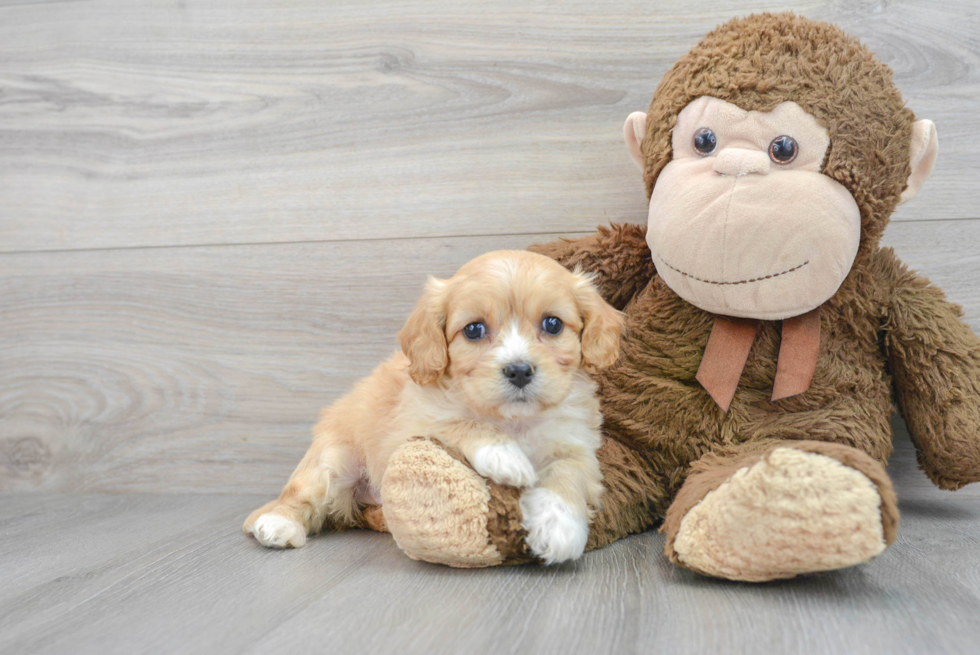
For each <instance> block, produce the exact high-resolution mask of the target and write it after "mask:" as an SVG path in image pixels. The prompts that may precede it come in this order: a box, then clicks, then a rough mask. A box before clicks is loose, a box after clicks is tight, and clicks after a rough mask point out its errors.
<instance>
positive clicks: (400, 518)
mask: <svg viewBox="0 0 980 655" xmlns="http://www.w3.org/2000/svg"><path fill="white" fill-rule="evenodd" d="M598 457H599V464H600V467H601V469H602V473H603V485H604V486H605V487H606V492H605V494H604V495H603V496H602V509H601V510H600V511H599V512H598V513H597V514H596V516H595V517H594V518H593V521H592V524H591V526H590V532H589V540H588V544H587V546H586V550H592V549H594V548H599V547H601V546H604V545H606V544H609V543H612V542H613V541H616V540H617V539H621V538H623V537H625V536H627V535H629V534H632V533H635V532H641V531H643V530H646V529H649V528H650V527H652V526H653V525H655V524H656V522H657V520H658V517H657V515H656V512H655V510H654V507H655V506H656V504H657V503H658V502H661V501H662V499H663V496H664V492H663V487H662V486H661V484H660V482H659V479H658V478H657V477H656V476H654V475H653V473H652V471H650V470H649V467H648V465H647V464H646V462H645V461H644V460H643V459H642V458H641V457H639V456H638V455H636V454H635V453H634V452H632V451H630V450H629V449H628V448H626V447H624V446H623V445H621V444H619V443H618V442H615V441H612V440H609V439H605V438H604V439H603V445H602V447H601V448H600V449H599V452H598ZM520 494H521V491H520V490H519V489H515V488H513V487H504V486H500V485H497V484H494V483H493V482H490V481H489V480H486V479H484V478H482V477H480V475H479V474H477V473H476V471H474V470H473V469H472V468H471V467H470V466H469V465H468V464H466V462H465V461H464V458H463V457H462V456H461V455H459V454H458V453H452V452H450V451H448V450H446V449H445V448H443V447H442V446H441V445H439V444H438V443H435V442H433V441H429V440H424V439H419V440H416V441H412V442H409V443H408V444H406V445H404V446H402V447H401V448H399V449H398V450H397V451H395V454H394V455H393V456H392V458H391V460H390V461H389V463H388V469H387V471H386V473H385V478H384V481H383V482H382V485H381V501H382V509H383V511H384V518H385V522H386V523H387V527H388V530H389V531H390V532H391V534H392V536H393V537H394V538H395V541H396V542H397V543H398V546H399V547H400V548H401V549H402V550H403V551H405V553H406V554H407V555H408V556H409V557H411V558H412V559H419V560H424V561H427V562H435V563H437V564H446V565H448V566H456V567H466V568H470V567H484V566H497V565H500V564H517V563H521V562H529V561H532V560H533V557H532V555H531V553H530V550H529V549H528V547H527V545H526V544H525V542H524V537H525V534H526V533H525V530H524V528H523V527H522V522H523V517H522V516H521V510H520V503H519V501H520Z"/></svg>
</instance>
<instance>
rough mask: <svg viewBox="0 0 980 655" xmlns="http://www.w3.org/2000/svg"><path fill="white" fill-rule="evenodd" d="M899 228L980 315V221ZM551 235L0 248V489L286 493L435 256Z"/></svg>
mask: <svg viewBox="0 0 980 655" xmlns="http://www.w3.org/2000/svg"><path fill="white" fill-rule="evenodd" d="M886 234H887V238H886V243H888V244H891V245H894V246H895V247H896V249H897V251H898V253H899V255H900V256H901V257H902V258H904V259H905V260H906V261H907V262H908V263H909V264H910V265H912V266H913V267H917V268H919V269H921V270H922V271H923V272H924V273H925V274H926V275H928V276H929V277H931V278H932V279H933V281H934V282H935V283H937V284H939V285H940V286H942V287H944V288H945V289H946V290H947V292H948V293H949V295H950V297H951V298H952V299H953V300H954V301H956V302H959V303H962V304H963V305H964V307H965V311H966V318H967V320H968V321H969V322H970V324H971V325H972V326H973V328H974V329H980V287H978V286H977V285H976V284H975V282H974V281H975V279H976V275H977V271H978V270H980V255H978V253H977V251H976V244H977V243H978V242H980V221H923V222H908V223H899V224H895V225H892V226H891V227H890V228H889V230H888V231H887V232H886ZM551 238H552V237H551V236H548V235H539V236H533V235H532V236H527V235H525V236H500V237H465V238H464V237H460V238H447V239H396V240H390V241H357V242H345V243H313V244H278V245H250V246H229V247H215V246H208V247H199V248H158V249H149V250H139V249H136V250H118V251H112V252H104V251H78V252H65V253H24V254H6V255H2V256H0V298H2V302H0V489H6V490H14V489H20V490H27V489H46V490H57V491H115V492H123V491H125V492H134V491H139V492H171V493H173V492H212V493H214V492H220V493H266V494H275V493H277V492H278V490H279V488H280V487H281V485H282V484H283V481H284V480H285V479H286V477H287V476H288V475H289V472H290V471H291V470H292V468H293V467H294V466H295V464H296V462H297V461H298V460H299V457H300V456H301V455H302V453H303V452H304V451H305V450H306V447H307V445H308V439H309V429H310V427H311V426H312V424H313V422H314V421H315V419H316V417H317V415H318V412H319V409H320V408H321V407H322V406H323V405H325V404H326V403H328V402H330V401H332V400H334V399H335V398H337V397H338V396H339V395H340V394H342V393H344V392H345V391H346V390H347V389H349V388H350V387H351V385H352V384H353V382H354V381H355V380H357V379H358V378H360V377H362V376H364V375H366V374H367V373H368V372H369V371H370V370H371V369H372V368H373V367H374V366H375V365H376V364H377V363H379V362H380V361H382V359H384V358H385V357H387V356H388V355H389V354H390V353H391V352H392V351H393V349H394V347H395V339H394V336H395V334H396V333H397V331H398V329H399V328H400V327H401V324H402V322H403V321H404V319H405V318H406V317H407V316H408V313H409V311H410V309H411V307H412V306H413V305H414V303H415V300H416V299H417V297H418V295H419V293H420V290H421V287H422V283H423V281H424V279H425V275H426V273H432V274H435V275H443V276H445V275H450V274H451V273H452V272H453V271H454V270H455V269H456V268H457V267H458V266H459V265H461V264H462V263H463V262H465V261H467V260H469V259H470V258H472V257H474V256H475V255H477V254H479V253H482V252H485V251H488V250H495V249H499V248H523V247H525V246H527V245H528V244H530V243H532V242H534V241H539V240H547V239H551Z"/></svg>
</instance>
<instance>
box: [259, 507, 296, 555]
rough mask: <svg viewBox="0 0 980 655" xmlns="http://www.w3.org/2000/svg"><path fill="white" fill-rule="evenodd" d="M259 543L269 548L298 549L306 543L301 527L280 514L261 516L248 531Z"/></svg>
mask: <svg viewBox="0 0 980 655" xmlns="http://www.w3.org/2000/svg"><path fill="white" fill-rule="evenodd" d="M249 532H251V533H252V534H253V535H254V536H255V538H256V539H258V541H259V543H260V544H262V545H263V546H268V547H269V548H287V547H289V546H292V547H293V548H299V547H300V546H302V545H303V544H305V543H306V530H305V529H304V528H303V526H302V525H300V524H299V523H297V522H296V521H294V520H292V519H287V518H286V517H285V516H281V515H280V514H263V515H262V516H260V517H259V518H257V519H256V520H255V523H253V524H252V527H251V528H250V529H249Z"/></svg>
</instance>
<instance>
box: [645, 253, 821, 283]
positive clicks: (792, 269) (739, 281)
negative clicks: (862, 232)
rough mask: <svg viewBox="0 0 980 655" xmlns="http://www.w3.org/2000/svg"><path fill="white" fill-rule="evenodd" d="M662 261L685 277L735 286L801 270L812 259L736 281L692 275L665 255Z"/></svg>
mask: <svg viewBox="0 0 980 655" xmlns="http://www.w3.org/2000/svg"><path fill="white" fill-rule="evenodd" d="M660 261H662V262H663V263H664V266H666V267H667V268H669V269H670V270H672V271H675V272H677V273H680V274H681V275H683V276H684V277H688V278H691V279H692V280H696V281H698V282H704V283H705V284H716V285H718V286H734V285H736V284H751V283H753V282H762V281H763V280H771V279H772V278H774V277H779V276H781V275H787V274H788V273H792V272H793V271H798V270H800V269H801V268H803V267H804V266H806V265H807V264H809V263H810V260H809V259H808V260H806V261H805V262H803V263H802V264H798V265H796V266H794V267H793V268H787V269H786V270H785V271H780V272H779V273H770V274H769V275H763V276H762V277H754V278H751V279H747V280H738V281H736V282H727V281H724V280H706V279H704V278H702V277H698V276H697V275H691V274H690V273H687V272H685V271H682V270H681V269H679V268H676V267H674V266H671V265H670V263H669V262H668V261H667V260H666V259H664V258H663V257H661V258H660Z"/></svg>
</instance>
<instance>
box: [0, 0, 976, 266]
mask: <svg viewBox="0 0 980 655" xmlns="http://www.w3.org/2000/svg"><path fill="white" fill-rule="evenodd" d="M760 9H770V10H779V9H793V10H796V11H798V12H799V13H801V14H803V15H807V16H810V17H813V18H818V19H823V20H830V21H835V22H837V23H839V24H840V25H841V26H842V27H844V28H845V29H846V30H848V31H850V32H851V33H853V34H855V35H857V36H859V37H861V38H862V39H863V40H864V41H865V42H866V43H867V44H868V45H869V46H870V47H871V48H872V49H873V50H875V51H876V52H877V53H878V55H879V56H880V57H881V58H882V59H883V60H884V61H886V62H888V63H889V64H890V65H891V66H892V67H893V68H894V69H895V71H896V77H897V82H898V84H899V86H900V88H901V89H902V90H903V92H904V94H905V95H906V98H907V100H908V102H909V106H910V107H912V108H913V109H914V110H915V111H916V112H917V113H919V114H920V115H922V116H926V117H929V118H932V119H934V120H935V121H936V123H937V125H938V127H939V133H940V140H941V141H942V147H941V156H940V159H939V163H938V165H937V168H936V172H935V175H934V178H933V179H932V180H930V182H929V183H928V184H927V185H926V187H925V188H924V190H923V191H922V193H921V194H920V197H919V198H917V199H916V201H914V202H913V203H911V204H910V205H909V206H907V207H903V208H901V209H900V211H899V212H898V214H897V215H896V220H898V221H902V220H909V219H948V218H967V217H975V216H976V215H977V214H976V207H977V206H978V205H980V187H978V186H977V185H976V184H975V183H974V182H975V180H976V179H977V177H978V174H980V161H978V159H977V157H976V156H975V146H974V145H973V140H972V139H970V138H961V137H962V136H963V135H972V134H976V133H977V132H978V131H980V118H978V116H980V112H978V108H980V107H978V98H977V93H976V89H977V85H978V82H980V18H978V10H977V5H976V3H975V2H974V1H973V0H950V1H949V2H942V3H939V2H934V1H932V0H918V1H911V2H878V1H875V2H866V1H863V0H862V1H860V2H839V1H832V2H831V1H817V0H790V1H787V2H779V3H751V2H750V3H746V2H735V1H734V0H690V1H688V2H683V3H676V2H675V3H655V4H651V3H649V2H641V1H639V0H629V1H617V2H612V1H610V0H588V1H587V2H586V1H585V0H582V1H578V2H569V3H563V4H562V5H561V6H560V7H559V6H557V5H553V4H551V3H547V4H540V5H528V4H527V3H524V2H518V1H517V0H508V1H507V2H494V3H491V4H487V3H477V2H469V1H467V2H458V1H456V0H441V1H438V2H425V3H395V2H382V1H376V0H372V1H369V2H365V1H363V0H357V1H354V0H348V1H346V2H342V1H336V2H320V1H319V0H292V1H287V2H275V3H269V2H265V1H264V0H220V1H217V2H214V1H208V2H204V1H202V0H187V1H181V2H163V1H155V2H138V3H133V2H124V1H123V0H80V1H76V2H50V3H23V2H0V252H12V251H29V250H52V249H56V250H60V249H83V248H116V247H133V246H173V245H194V244H223V243H259V242H292V241H310V240H317V241H321V240H336V239H366V238H402V237H406V236H458V235H481V234H508V233H519V234H527V233H545V232H565V231H576V230H589V229H591V228H592V226H594V225H595V224H596V223H598V222H602V221H605V220H610V219H613V220H640V219H642V218H643V216H644V215H645V211H644V197H643V192H642V185H641V184H640V182H639V178H638V174H637V173H636V171H635V169H634V168H633V167H632V164H631V163H630V161H629V158H628V157H627V155H626V152H625V149H624V147H623V145H622V143H621V125H622V121H623V120H624V119H625V117H626V115H627V114H628V113H629V112H631V111H633V110H636V109H644V108H646V107H647V105H648V104H649V101H650V96H651V95H652V93H653V90H654V88H655V86H656V84H657V82H658V81H659V79H660V77H661V76H662V74H663V73H664V72H665V71H666V70H667V69H668V68H669V66H670V65H671V64H672V63H673V61H674V60H675V59H676V58H677V57H678V56H680V55H681V54H683V53H684V52H686V51H687V50H688V49H689V48H690V47H691V46H693V45H694V44H695V43H696V42H697V40H698V39H699V38H700V37H701V36H703V35H704V34H705V33H706V32H707V31H708V30H709V29H711V28H712V27H714V26H715V25H717V24H718V23H720V22H722V21H724V20H726V19H728V18H730V17H732V16H735V15H741V14H745V13H748V12H750V11H757V10H760Z"/></svg>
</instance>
